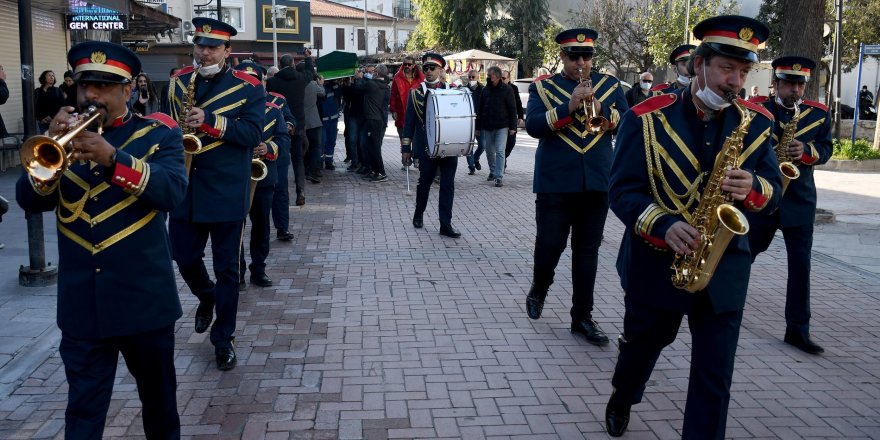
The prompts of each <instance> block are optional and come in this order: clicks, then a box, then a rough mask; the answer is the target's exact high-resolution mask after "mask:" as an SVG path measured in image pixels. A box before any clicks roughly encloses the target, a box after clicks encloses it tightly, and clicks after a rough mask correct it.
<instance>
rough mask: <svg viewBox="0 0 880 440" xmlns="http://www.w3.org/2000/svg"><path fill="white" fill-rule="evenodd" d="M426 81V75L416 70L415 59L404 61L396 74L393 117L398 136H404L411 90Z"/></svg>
mask: <svg viewBox="0 0 880 440" xmlns="http://www.w3.org/2000/svg"><path fill="white" fill-rule="evenodd" d="M424 80H425V74H424V73H422V71H421V69H417V68H416V61H415V58H413V57H411V56H408V57H406V58H404V59H403V65H402V66H400V69H399V70H398V71H397V73H396V74H394V79H393V80H392V81H391V104H390V107H391V117H392V118H394V126H395V127H397V136H398V137H400V136H402V135H403V121H405V120H406V101H407V99H409V90H410V89H412V88H413V87H418V85H419V84H421V83H422V82H423V81H424Z"/></svg>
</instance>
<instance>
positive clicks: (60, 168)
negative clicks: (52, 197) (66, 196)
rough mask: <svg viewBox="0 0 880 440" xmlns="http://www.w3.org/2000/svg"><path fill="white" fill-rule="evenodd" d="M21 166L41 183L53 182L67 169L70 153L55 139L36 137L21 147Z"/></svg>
mask: <svg viewBox="0 0 880 440" xmlns="http://www.w3.org/2000/svg"><path fill="white" fill-rule="evenodd" d="M20 156H21V165H22V166H23V167H24V169H25V170H26V171H27V173H28V174H30V175H31V176H33V177H34V178H35V179H38V180H42V181H49V180H54V179H56V178H57V177H58V176H60V175H61V174H62V173H64V171H65V170H66V169H67V167H68V164H69V162H70V153H68V152H67V151H66V150H65V149H64V146H62V145H61V144H59V143H58V141H56V140H55V139H53V138H51V137H48V136H43V135H37V136H33V137H31V138H30V139H28V140H26V141H25V142H24V144H22V146H21V152H20Z"/></svg>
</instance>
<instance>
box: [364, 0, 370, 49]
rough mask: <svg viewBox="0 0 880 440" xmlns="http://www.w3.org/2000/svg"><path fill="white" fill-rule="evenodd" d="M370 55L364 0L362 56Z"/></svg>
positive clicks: (365, 2) (365, 1) (365, 3)
mask: <svg viewBox="0 0 880 440" xmlns="http://www.w3.org/2000/svg"><path fill="white" fill-rule="evenodd" d="M369 55H370V34H369V32H367V0H364V58H366V57H367V56H369Z"/></svg>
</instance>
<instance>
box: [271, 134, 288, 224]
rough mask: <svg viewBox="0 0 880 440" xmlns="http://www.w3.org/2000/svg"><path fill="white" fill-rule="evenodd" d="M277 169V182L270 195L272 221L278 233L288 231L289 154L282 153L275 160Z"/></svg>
mask: <svg viewBox="0 0 880 440" xmlns="http://www.w3.org/2000/svg"><path fill="white" fill-rule="evenodd" d="M275 166H276V167H277V169H278V182H277V183H276V184H275V187H274V189H273V194H272V221H273V223H274V224H275V229H276V230H277V231H278V232H288V231H290V189H289V187H288V177H287V176H288V172H289V171H290V152H289V151H288V152H282V153H280V154H279V155H278V159H276V160H275Z"/></svg>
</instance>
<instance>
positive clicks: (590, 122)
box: [578, 68, 611, 134]
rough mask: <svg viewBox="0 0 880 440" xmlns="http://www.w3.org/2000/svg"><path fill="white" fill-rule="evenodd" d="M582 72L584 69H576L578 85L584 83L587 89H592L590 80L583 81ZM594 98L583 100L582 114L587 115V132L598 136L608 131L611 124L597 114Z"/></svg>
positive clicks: (592, 96) (593, 96)
mask: <svg viewBox="0 0 880 440" xmlns="http://www.w3.org/2000/svg"><path fill="white" fill-rule="evenodd" d="M583 70H584V69H581V68H578V76H579V77H580V84H583V83H584V82H586V83H587V87H593V81H592V80H591V79H589V78H587V79H584V76H583V75H584V72H583ZM594 98H595V94H594V95H591V96H590V97H589V98H587V99H585V100H584V114H585V115H587V130H588V131H589V132H590V133H593V134H598V133H601V132H603V131H605V130H608V127H610V126H611V123H610V122H609V121H608V119H605V117H604V116H602V115H601V114H599V109H598V108H597V107H596V100H595V99H594Z"/></svg>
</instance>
